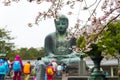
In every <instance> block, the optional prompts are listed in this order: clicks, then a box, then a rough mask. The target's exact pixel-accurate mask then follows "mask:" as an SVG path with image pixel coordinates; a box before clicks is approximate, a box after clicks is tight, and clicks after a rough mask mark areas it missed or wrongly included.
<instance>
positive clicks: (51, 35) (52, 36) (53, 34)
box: [45, 32, 56, 39]
mask: <svg viewBox="0 0 120 80" xmlns="http://www.w3.org/2000/svg"><path fill="white" fill-rule="evenodd" d="M55 36H56V32H52V33H50V34H48V35H47V36H46V37H45V39H48V38H54V37H55Z"/></svg>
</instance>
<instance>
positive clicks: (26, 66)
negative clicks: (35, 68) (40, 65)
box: [23, 63, 30, 73]
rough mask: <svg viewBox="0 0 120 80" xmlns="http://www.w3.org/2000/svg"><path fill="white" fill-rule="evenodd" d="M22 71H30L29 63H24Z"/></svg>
mask: <svg viewBox="0 0 120 80" xmlns="http://www.w3.org/2000/svg"><path fill="white" fill-rule="evenodd" d="M23 73H30V64H29V63H26V64H25V65H24V68H23Z"/></svg>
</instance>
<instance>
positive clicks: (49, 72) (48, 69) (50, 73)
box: [47, 67, 54, 75]
mask: <svg viewBox="0 0 120 80" xmlns="http://www.w3.org/2000/svg"><path fill="white" fill-rule="evenodd" d="M47 73H48V74H49V75H53V74H54V72H53V69H52V68H50V67H48V68H47Z"/></svg>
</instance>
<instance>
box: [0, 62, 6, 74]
mask: <svg viewBox="0 0 120 80" xmlns="http://www.w3.org/2000/svg"><path fill="white" fill-rule="evenodd" d="M5 70H6V69H5V65H4V63H0V72H5Z"/></svg>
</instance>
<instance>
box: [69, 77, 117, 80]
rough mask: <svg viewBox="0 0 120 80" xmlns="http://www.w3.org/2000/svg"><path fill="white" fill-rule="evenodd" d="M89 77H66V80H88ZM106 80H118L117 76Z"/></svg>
mask: <svg viewBox="0 0 120 80" xmlns="http://www.w3.org/2000/svg"><path fill="white" fill-rule="evenodd" d="M88 77H89V76H68V80H88ZM106 80H118V76H108V77H106Z"/></svg>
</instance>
